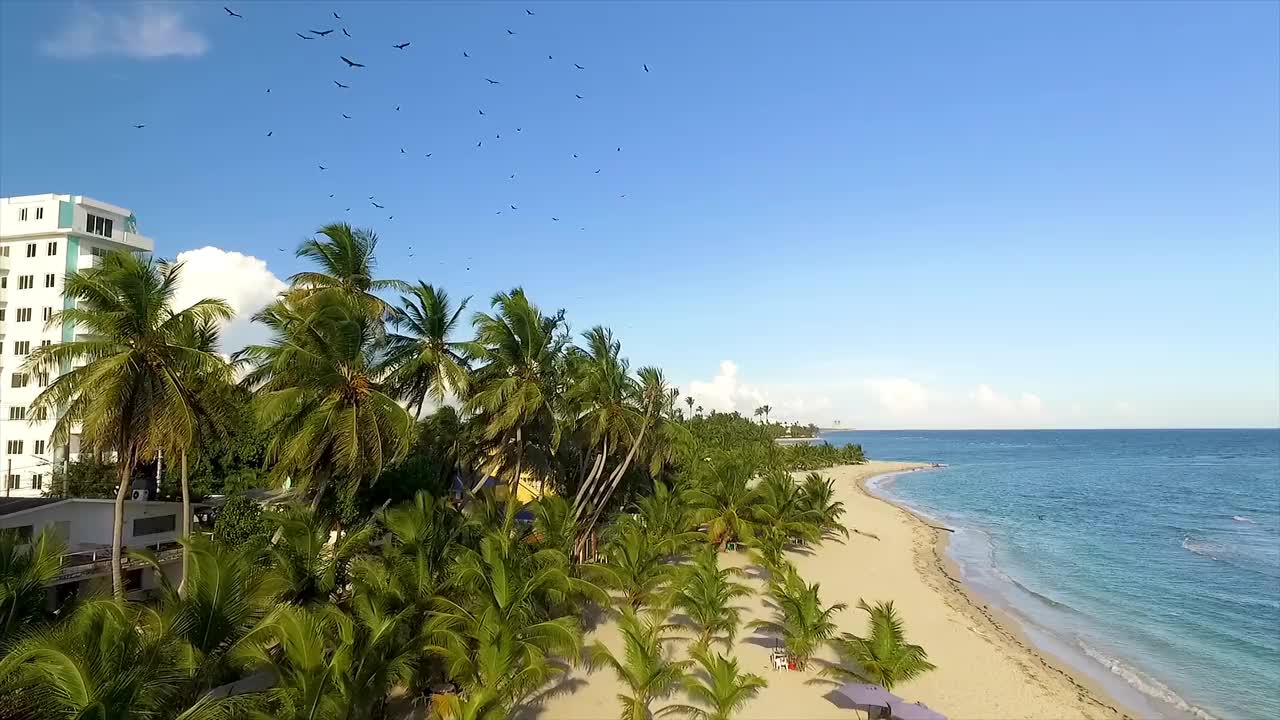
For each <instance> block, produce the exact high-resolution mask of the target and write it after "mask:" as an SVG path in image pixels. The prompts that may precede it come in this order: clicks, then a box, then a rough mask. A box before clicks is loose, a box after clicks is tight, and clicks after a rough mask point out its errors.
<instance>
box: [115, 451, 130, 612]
mask: <svg viewBox="0 0 1280 720" xmlns="http://www.w3.org/2000/svg"><path fill="white" fill-rule="evenodd" d="M121 455H125V453H123V452H122V453H121ZM117 471H118V475H119V481H120V487H118V488H116V502H115V517H114V518H112V528H111V592H112V593H113V594H114V595H115V597H116V600H121V601H123V600H124V573H123V571H122V566H123V562H122V560H123V558H121V557H120V555H121V553H122V552H123V549H124V500H125V498H126V497H128V496H129V484H130V482H131V481H132V479H133V455H132V454H128V455H127V456H125V457H122V458H120V462H119V467H118V468H117Z"/></svg>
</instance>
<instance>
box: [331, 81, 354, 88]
mask: <svg viewBox="0 0 1280 720" xmlns="http://www.w3.org/2000/svg"><path fill="white" fill-rule="evenodd" d="M333 84H334V85H337V86H338V87H340V88H342V89H343V90H350V89H351V86H350V85H343V84H342V83H340V82H338V81H337V80H334V81H333Z"/></svg>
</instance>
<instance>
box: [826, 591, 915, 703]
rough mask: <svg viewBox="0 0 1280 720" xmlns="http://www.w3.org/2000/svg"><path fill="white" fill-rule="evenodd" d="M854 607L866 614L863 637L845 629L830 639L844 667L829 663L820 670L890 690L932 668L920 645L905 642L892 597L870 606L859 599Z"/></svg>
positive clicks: (904, 633)
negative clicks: (824, 668) (846, 631)
mask: <svg viewBox="0 0 1280 720" xmlns="http://www.w3.org/2000/svg"><path fill="white" fill-rule="evenodd" d="M858 609H859V610H863V611H865V612H866V613H867V615H868V619H867V635H866V637H858V636H857V635H853V634H850V633H845V634H844V635H842V636H840V637H839V638H836V639H833V640H832V641H831V645H832V646H833V647H834V648H835V650H836V652H837V653H839V654H840V657H841V659H842V660H844V662H845V664H846V665H847V666H848V667H844V666H840V665H836V666H832V667H830V668H827V669H826V670H824V671H823V673H824V674H826V675H830V676H835V677H840V678H847V679H856V680H860V681H862V682H873V683H876V684H878V685H881V686H883V687H884V688H885V689H886V690H892V689H893V687H894V686H895V685H900V684H902V683H904V682H906V681H908V680H911V679H912V678H915V677H917V676H919V675H923V674H924V673H926V672H928V671H930V670H933V669H934V667H935V666H934V665H933V664H932V663H930V662H929V656H928V655H927V654H926V653H925V651H924V648H922V647H920V646H919V645H913V644H911V643H909V642H907V637H906V631H905V630H904V628H903V623H902V618H901V617H899V616H898V612H897V610H895V609H894V607H893V602H892V601H890V602H879V603H876V604H875V606H874V607H873V606H870V605H867V603H866V602H864V601H861V600H859V601H858Z"/></svg>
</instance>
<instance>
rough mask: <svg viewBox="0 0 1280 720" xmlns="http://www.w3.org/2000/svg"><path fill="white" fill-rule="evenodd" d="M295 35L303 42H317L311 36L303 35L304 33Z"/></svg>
mask: <svg viewBox="0 0 1280 720" xmlns="http://www.w3.org/2000/svg"><path fill="white" fill-rule="evenodd" d="M294 35H297V36H298V37H300V38H302V39H303V40H315V38H313V37H311V36H310V35H303V34H302V33H294Z"/></svg>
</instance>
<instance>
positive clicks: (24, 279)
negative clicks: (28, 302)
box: [18, 275, 36, 290]
mask: <svg viewBox="0 0 1280 720" xmlns="http://www.w3.org/2000/svg"><path fill="white" fill-rule="evenodd" d="M35 286H36V276H35V275H19V276H18V289H19V290H30V289H31V288H33V287H35Z"/></svg>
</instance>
